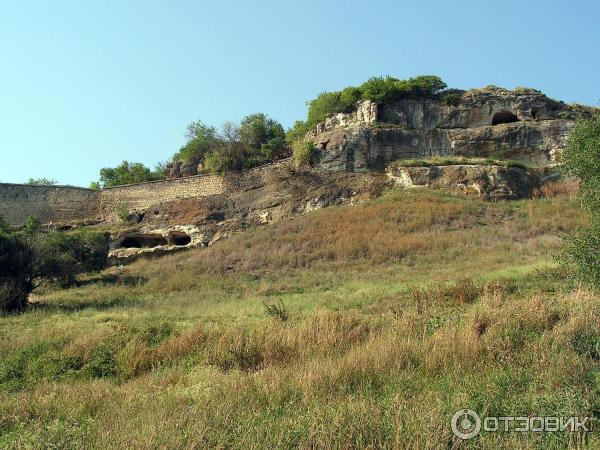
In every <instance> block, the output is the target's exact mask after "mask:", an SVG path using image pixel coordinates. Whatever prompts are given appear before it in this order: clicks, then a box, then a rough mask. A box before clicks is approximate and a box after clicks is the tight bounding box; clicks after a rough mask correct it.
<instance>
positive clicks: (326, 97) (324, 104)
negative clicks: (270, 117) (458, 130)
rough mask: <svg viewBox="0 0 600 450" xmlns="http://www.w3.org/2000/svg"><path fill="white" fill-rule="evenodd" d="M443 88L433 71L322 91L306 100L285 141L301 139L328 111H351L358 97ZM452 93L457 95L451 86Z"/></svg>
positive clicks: (381, 98) (415, 94) (379, 98)
mask: <svg viewBox="0 0 600 450" xmlns="http://www.w3.org/2000/svg"><path fill="white" fill-rule="evenodd" d="M445 88H446V83H444V82H443V81H442V79H441V78H439V77H437V76H434V75H422V76H418V77H415V78H410V79H408V80H399V79H397V78H393V77H390V76H386V77H372V78H369V79H368V80H367V81H365V82H364V83H363V84H362V85H360V86H359V87H355V86H350V87H347V88H345V89H343V90H341V91H334V92H322V93H321V94H319V95H318V96H317V97H316V98H315V99H313V100H311V101H310V102H308V114H307V118H306V121H301V120H299V121H297V122H296V123H294V125H293V126H292V128H290V129H289V130H288V132H287V138H288V141H289V142H293V141H296V140H299V139H302V138H303V137H304V136H305V135H306V133H307V132H308V131H310V130H311V129H312V128H314V127H315V126H316V125H317V123H319V122H323V121H324V120H325V119H326V118H327V116H329V115H330V114H335V113H339V112H345V113H347V112H351V111H352V110H354V109H355V107H356V103H357V102H358V101H360V100H371V101H374V102H378V103H385V102H389V101H392V100H395V99H399V98H436V97H437V96H438V95H440V94H441V93H442V91H443V90H444V89H445ZM451 92H452V93H455V95H460V94H458V92H462V91H456V90H452V91H451Z"/></svg>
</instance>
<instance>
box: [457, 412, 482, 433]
mask: <svg viewBox="0 0 600 450" xmlns="http://www.w3.org/2000/svg"><path fill="white" fill-rule="evenodd" d="M480 431H481V417H479V414H477V413H476V412H475V411H473V410H472V409H459V410H458V411H456V412H455V413H454V415H453V416H452V432H453V433H454V436H456V437H457V438H460V439H471V438H474V437H475V436H477V435H478V434H479V432H480Z"/></svg>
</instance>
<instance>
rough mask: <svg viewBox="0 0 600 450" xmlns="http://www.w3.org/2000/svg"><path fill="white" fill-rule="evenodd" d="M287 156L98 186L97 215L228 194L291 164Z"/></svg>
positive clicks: (106, 216)
mask: <svg viewBox="0 0 600 450" xmlns="http://www.w3.org/2000/svg"><path fill="white" fill-rule="evenodd" d="M291 166H292V163H291V160H289V159H286V160H282V161H279V162H277V163H273V164H268V165H264V166H261V167H257V168H255V169H251V170H248V171H245V172H240V173H228V174H227V175H225V176H220V175H196V176H191V177H184V178H176V179H174V180H164V181H150V182H147V183H139V184H131V185H125V186H115V187H112V188H105V189H103V190H102V195H101V204H100V215H101V217H102V219H103V220H108V221H111V220H116V219H117V218H118V212H119V210H122V209H126V210H127V211H129V212H136V211H144V210H146V209H148V208H151V207H152V206H154V205H158V204H160V203H163V202H170V201H174V200H178V199H184V198H190V197H206V196H209V195H219V194H220V195H229V194H233V193H235V192H240V191H244V190H248V189H254V188H257V187H260V186H263V185H264V184H265V183H267V182H268V178H269V177H270V176H274V175H276V174H277V173H279V172H281V171H285V170H287V168H289V167H291Z"/></svg>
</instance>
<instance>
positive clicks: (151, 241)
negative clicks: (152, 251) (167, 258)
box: [118, 233, 168, 248]
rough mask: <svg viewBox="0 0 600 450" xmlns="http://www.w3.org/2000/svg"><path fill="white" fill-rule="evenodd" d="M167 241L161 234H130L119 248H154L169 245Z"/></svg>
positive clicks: (122, 240) (124, 238)
mask: <svg viewBox="0 0 600 450" xmlns="http://www.w3.org/2000/svg"><path fill="white" fill-rule="evenodd" d="M167 244H168V242H167V240H166V239H165V238H164V237H163V236H161V235H160V234H141V233H136V234H128V235H127V236H123V238H121V241H120V242H119V245H118V247H119V248H154V247H158V246H159V245H167Z"/></svg>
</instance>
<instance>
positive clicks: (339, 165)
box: [306, 87, 593, 172]
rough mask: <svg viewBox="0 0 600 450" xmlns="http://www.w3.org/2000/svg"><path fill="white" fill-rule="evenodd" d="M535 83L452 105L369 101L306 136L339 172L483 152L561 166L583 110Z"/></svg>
mask: <svg viewBox="0 0 600 450" xmlns="http://www.w3.org/2000/svg"><path fill="white" fill-rule="evenodd" d="M592 111H593V108H587V107H580V106H577V107H576V106H568V105H566V104H565V103H563V102H558V101H555V100H552V99H550V98H548V97H546V96H545V95H543V94H542V93H541V92H539V91H536V90H534V89H516V90H514V91H509V90H506V89H502V88H497V87H487V88H484V89H475V90H471V91H467V92H464V93H462V94H461V96H460V98H459V99H457V100H456V102H454V104H453V105H445V104H442V102H441V101H440V100H437V99H403V100H396V101H394V102H392V103H389V104H381V105H380V104H375V103H373V102H371V101H363V102H361V103H359V104H358V105H357V108H356V111H354V112H352V113H347V114H346V113H339V114H336V115H333V116H331V117H328V118H327V120H325V122H323V123H320V124H319V125H318V126H317V127H316V129H315V130H313V131H312V132H310V133H308V135H307V136H306V139H308V140H312V141H313V142H314V143H315V145H316V146H317V148H318V149H319V154H318V158H317V159H318V163H317V167H319V168H322V169H326V170H333V171H350V172H360V171H367V170H382V169H384V168H385V167H386V165H387V164H388V163H390V162H392V161H395V160H399V159H409V158H410V159H412V158H428V157H433V156H470V157H473V156H477V157H495V158H498V159H512V160H517V161H520V162H524V163H526V164H529V165H532V166H540V167H541V166H548V165H553V164H555V163H556V162H557V161H558V159H559V157H560V153H561V151H562V149H563V148H564V144H565V138H566V135H567V132H568V130H569V128H570V127H571V126H572V125H573V122H574V119H575V118H576V116H577V114H578V113H583V114H591V113H592Z"/></svg>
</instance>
